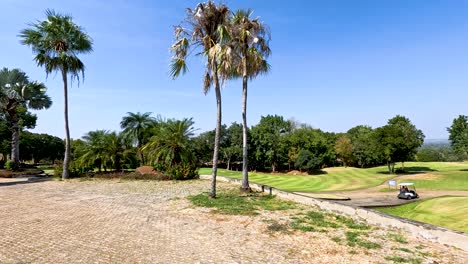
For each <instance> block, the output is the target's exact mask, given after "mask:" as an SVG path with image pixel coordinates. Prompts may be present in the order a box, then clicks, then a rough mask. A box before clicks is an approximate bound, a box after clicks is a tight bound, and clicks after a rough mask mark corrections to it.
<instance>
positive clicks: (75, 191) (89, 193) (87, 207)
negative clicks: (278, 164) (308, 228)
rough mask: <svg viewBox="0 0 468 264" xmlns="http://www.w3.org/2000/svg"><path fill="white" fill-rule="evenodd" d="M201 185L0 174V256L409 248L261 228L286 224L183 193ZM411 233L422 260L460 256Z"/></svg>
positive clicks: (158, 259)
mask: <svg viewBox="0 0 468 264" xmlns="http://www.w3.org/2000/svg"><path fill="white" fill-rule="evenodd" d="M208 186H209V181H202V180H198V181H188V182H179V183H175V182H154V181H123V182H119V181H110V180H106V181H84V182H80V181H75V180H73V181H66V182H61V181H43V182H27V181H20V180H17V179H9V180H6V179H0V263H356V262H357V263H392V262H391V261H390V262H389V261H388V260H385V259H384V258H385V257H386V256H389V255H392V254H393V255H397V253H398V255H402V256H405V255H404V254H407V253H405V252H397V253H395V250H394V248H395V247H398V246H399V245H398V244H395V243H396V242H393V241H386V240H382V237H385V234H386V233H388V232H389V230H383V229H376V230H375V231H373V233H372V236H373V238H371V239H374V240H375V241H376V242H379V243H382V245H383V248H382V249H379V250H365V249H360V248H352V247H349V246H346V245H345V244H342V243H341V244H339V243H336V242H333V241H332V240H331V239H330V238H331V237H333V236H335V235H336V234H330V233H311V232H309V233H306V232H300V231H284V232H282V231H281V232H271V231H268V226H269V225H271V223H272V222H275V223H287V221H288V219H289V218H288V215H287V214H288V212H284V211H281V212H263V213H262V214H261V215H258V216H225V215H219V214H213V213H210V210H208V209H204V208H196V207H193V206H192V205H191V204H190V203H189V202H188V201H187V200H186V199H184V197H186V196H188V195H191V194H198V193H200V192H203V191H207V190H208ZM218 186H219V189H220V190H222V189H225V188H232V187H233V185H229V184H228V183H218ZM336 232H337V233H339V232H342V231H340V230H337V231H336ZM392 232H396V231H392ZM379 239H380V240H379ZM408 240H409V242H410V244H409V245H411V247H414V246H418V248H419V249H418V250H419V251H418V254H421V255H422V256H423V257H421V259H422V260H423V263H463V260H464V259H467V254H466V252H463V251H460V250H456V249H452V248H449V247H445V246H441V245H437V244H432V243H429V242H426V241H411V240H410V238H408ZM400 247H401V245H400ZM405 247H409V246H407V245H405ZM411 250H413V251H414V252H416V249H411ZM408 256H409V255H408ZM433 261H436V262H433Z"/></svg>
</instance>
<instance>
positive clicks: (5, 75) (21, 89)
mask: <svg viewBox="0 0 468 264" xmlns="http://www.w3.org/2000/svg"><path fill="white" fill-rule="evenodd" d="M46 90H47V89H46V87H45V85H44V84H43V83H38V82H30V81H29V79H28V77H27V76H26V73H24V72H22V71H21V70H19V69H13V70H9V69H7V68H3V69H2V70H1V71H0V110H1V111H2V112H3V113H6V114H8V117H9V120H10V122H11V132H12V138H11V161H12V162H13V168H19V166H20V159H19V133H20V129H19V118H18V107H20V106H26V107H28V108H30V109H35V110H40V109H47V108H49V107H50V106H51V105H52V100H51V99H50V97H49V96H48V95H47V94H46Z"/></svg>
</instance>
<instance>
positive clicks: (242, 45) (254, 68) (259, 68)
mask: <svg viewBox="0 0 468 264" xmlns="http://www.w3.org/2000/svg"><path fill="white" fill-rule="evenodd" d="M252 13H253V12H252V11H251V10H238V11H237V12H235V13H234V14H233V16H232V18H231V23H230V33H231V34H230V35H231V45H232V50H233V51H234V52H233V55H231V58H232V59H234V60H235V62H233V63H231V65H230V66H231V67H233V68H234V69H233V72H232V74H233V77H242V141H243V145H242V187H241V189H242V190H243V191H250V187H249V176H248V150H247V129H248V128H247V86H248V80H249V79H253V78H255V77H257V76H258V75H259V74H266V73H267V72H268V71H269V69H270V65H269V64H268V62H267V61H266V58H267V57H268V56H269V55H270V53H271V50H270V47H269V45H268V42H269V39H270V33H269V31H268V28H267V26H266V25H265V24H263V23H262V22H260V21H259V18H255V19H252V18H251V17H250V16H251V15H252Z"/></svg>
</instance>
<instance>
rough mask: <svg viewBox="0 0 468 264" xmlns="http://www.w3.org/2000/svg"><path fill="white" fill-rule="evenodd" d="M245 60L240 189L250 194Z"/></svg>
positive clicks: (244, 65)
mask: <svg viewBox="0 0 468 264" xmlns="http://www.w3.org/2000/svg"><path fill="white" fill-rule="evenodd" d="M247 82H248V78H247V59H246V58H244V59H243V76H242V187H241V190H242V191H244V192H250V191H251V189H250V186H249V167H248V165H249V164H248V158H247V157H248V152H247V151H248V150H247Z"/></svg>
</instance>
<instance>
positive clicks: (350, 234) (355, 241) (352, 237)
mask: <svg viewBox="0 0 468 264" xmlns="http://www.w3.org/2000/svg"><path fill="white" fill-rule="evenodd" d="M362 234H363V233H358V232H355V231H347V232H346V233H345V235H346V241H347V245H348V246H350V247H355V246H360V247H363V248H366V249H377V248H382V246H381V245H380V244H377V243H374V242H369V241H366V240H363V239H362V238H361V237H360V236H361V235H362Z"/></svg>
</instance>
